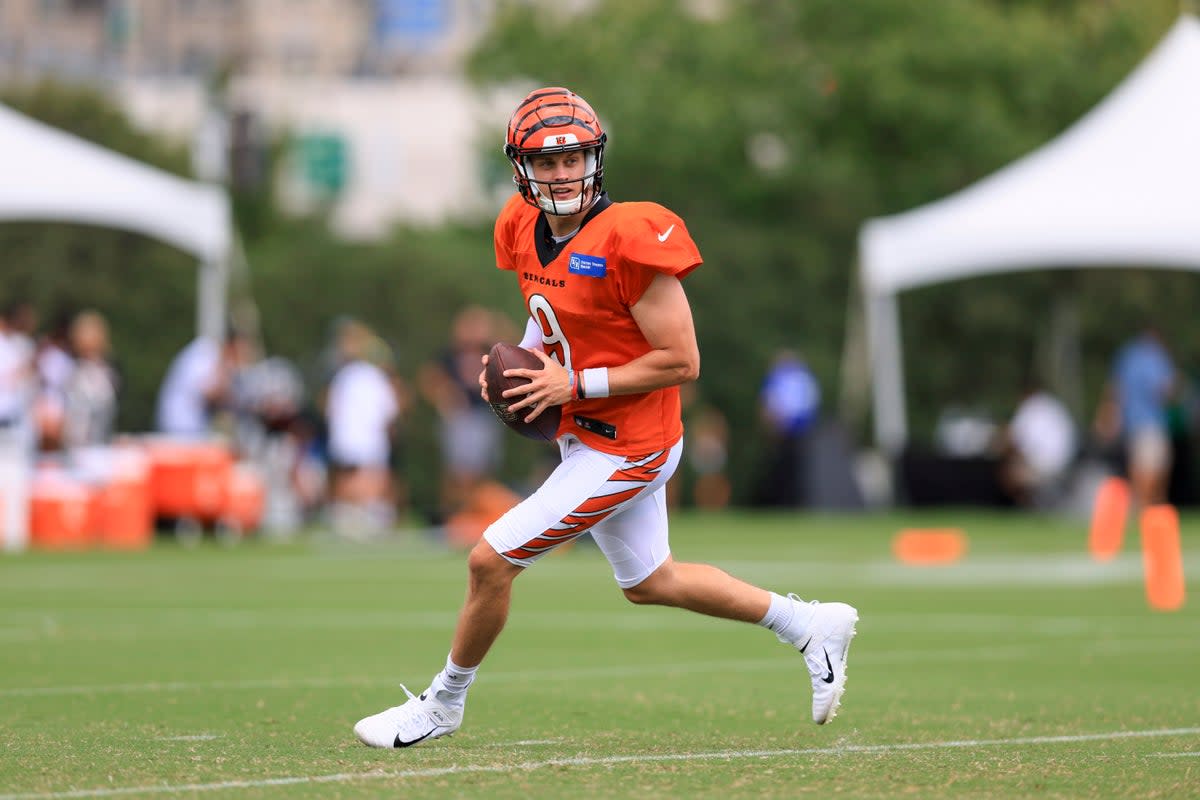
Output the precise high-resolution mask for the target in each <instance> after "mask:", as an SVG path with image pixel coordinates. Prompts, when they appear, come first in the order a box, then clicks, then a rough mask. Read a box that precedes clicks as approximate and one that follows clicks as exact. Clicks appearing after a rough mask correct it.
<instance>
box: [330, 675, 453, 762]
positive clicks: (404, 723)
mask: <svg viewBox="0 0 1200 800" xmlns="http://www.w3.org/2000/svg"><path fill="white" fill-rule="evenodd" d="M400 688H401V689H403V690H404V693H405V694H406V695H408V702H406V703H405V704H404V705H400V706H393V707H392V708H389V709H387V710H386V711H380V712H379V713H378V714H375V715H374V716H370V717H366V718H364V719H360V720H359V721H358V724H357V725H355V726H354V735H355V736H357V737H358V739H359V741H360V742H362V743H363V744H365V745H368V746H370V747H412V746H413V745H416V744H421V743H422V742H429V741H432V740H434V739H437V738H438V737H440V736H449V735H450V734H452V733H454V732H455V731H456V730H458V728H459V726H460V725H462V718H463V710H462V709H461V708H453V707H451V706H448V705H445V704H444V703H442V702H441V701H439V700H437V699H435V698H434V697H433V695H432V693H431V692H430V691H429V690H428V689H426V690H425V691H424V692H422V693H421V696H420V697H417V696H415V695H414V694H413V693H412V692H410V691H409V690H408V687H407V686H405V685H404V684H400Z"/></svg>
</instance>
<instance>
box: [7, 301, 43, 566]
mask: <svg viewBox="0 0 1200 800" xmlns="http://www.w3.org/2000/svg"><path fill="white" fill-rule="evenodd" d="M25 307H26V304H25V303H21V302H18V303H14V304H12V305H11V306H9V307H8V308H6V309H5V310H4V313H3V314H0V505H2V506H3V508H2V509H0V544H2V545H3V548H4V549H6V550H21V549H24V547H25V544H26V541H27V538H28V531H29V526H28V514H27V513H26V512H25V510H26V508H27V507H28V503H29V485H30V472H31V470H32V468H33V457H34V450H35V447H36V444H37V441H36V439H37V433H36V431H35V430H34V425H33V411H32V405H33V398H34V394H35V392H36V387H37V381H36V376H35V371H34V362H33V355H34V345H33V340H32V339H31V338H30V337H29V336H28V335H27V334H26V333H25V331H24V330H23V329H22V327H21V320H20V315H21V313H22V309H23V308H25Z"/></svg>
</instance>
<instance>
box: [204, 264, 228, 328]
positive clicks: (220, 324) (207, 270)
mask: <svg viewBox="0 0 1200 800" xmlns="http://www.w3.org/2000/svg"><path fill="white" fill-rule="evenodd" d="M197 282H198V285H197V286H196V328H197V330H196V333H197V335H199V336H203V337H206V338H210V339H212V340H213V341H216V342H220V341H224V339H225V320H226V309H225V303H226V300H227V292H228V284H229V263H228V259H227V258H226V257H223V256H218V257H209V258H206V259H205V260H204V261H202V262H201V263H200V270H199V272H198V273H197Z"/></svg>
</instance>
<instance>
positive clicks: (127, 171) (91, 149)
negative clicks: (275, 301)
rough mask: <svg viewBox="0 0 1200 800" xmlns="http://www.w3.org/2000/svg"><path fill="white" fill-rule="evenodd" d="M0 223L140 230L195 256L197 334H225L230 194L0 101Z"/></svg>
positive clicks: (231, 235) (230, 235) (229, 251)
mask: <svg viewBox="0 0 1200 800" xmlns="http://www.w3.org/2000/svg"><path fill="white" fill-rule="evenodd" d="M0 176H3V178H2V179H0V221H4V220H45V221H58V222H84V223H90V224H93V225H100V226H104V227H110V228H120V229H123V230H130V231H135V232H138V233H143V234H145V235H147V236H151V237H154V238H156V239H161V240H162V241H164V242H167V243H168V244H171V245H174V246H175V247H178V248H179V249H181V250H184V251H186V252H189V253H192V254H193V255H195V256H196V257H197V258H198V259H199V260H200V270H199V276H198V279H197V293H196V294H197V303H196V304H197V312H196V325H197V329H198V333H201V334H203V335H206V336H211V337H213V338H216V339H220V338H221V337H222V336H223V335H224V324H225V304H226V291H227V284H228V281H229V257H230V254H231V247H232V244H233V222H232V218H231V215H230V208H229V198H228V196H227V195H226V194H225V191H224V190H223V189H221V188H219V187H217V186H212V185H208V184H201V183H195V182H192V181H187V180H184V179H182V178H178V177H176V176H174V175H171V174H169V173H167V172H163V171H162V170H159V169H156V168H154V167H151V166H148V165H146V164H143V163H141V162H138V161H135V160H133V159H131V158H127V157H125V156H123V155H119V154H117V153H114V152H112V151H110V150H106V149H104V148H102V147H99V146H98V145H95V144H92V143H91V142H88V141H85V140H83V139H80V138H78V137H75V136H72V135H70V134H68V133H64V132H63V131H60V130H58V129H56V128H52V127H50V126H48V125H44V124H42V123H40V122H37V121H35V120H32V119H29V118H28V117H25V116H23V115H21V114H18V113H17V112H15V111H13V110H12V109H11V108H7V107H6V106H3V105H0Z"/></svg>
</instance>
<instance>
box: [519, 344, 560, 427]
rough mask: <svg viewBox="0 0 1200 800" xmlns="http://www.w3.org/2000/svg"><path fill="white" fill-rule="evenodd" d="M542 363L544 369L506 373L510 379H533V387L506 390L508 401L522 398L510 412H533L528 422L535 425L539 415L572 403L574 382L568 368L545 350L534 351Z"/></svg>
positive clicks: (532, 351)
mask: <svg viewBox="0 0 1200 800" xmlns="http://www.w3.org/2000/svg"><path fill="white" fill-rule="evenodd" d="M530 352H531V353H533V354H534V355H536V356H537V357H538V358H540V359H541V361H542V368H541V369H506V370H504V376H505V377H507V378H513V377H519V378H529V381H530V382H529V383H527V384H525V385H523V386H516V387H513V388H512V389H506V390H505V391H504V393H503V396H504V397H520V396H521V395H524V397H521V399H520V400H518V401H517V402H515V403H513V404H511V405H510V406H509V407H508V410H509V411H520V410H521V409H523V408H527V409H531V413H530V414H529V416H527V417H525V421H526V422H533V421H534V420H535V419H537V417H538V415H539V414H541V413H542V412H543V411H545V410H546V409H547V408H550V407H551V406H561V405H562V404H563V403H566V402H568V401H569V400H570V399H571V379H570V377H569V376H568V374H567V370H566V368H564V367H563V366H562V365H561V364H559V363H558V362H557V361H555V360H554V359H553V358H551V357H550V356H548V355H546V354H545V353H543V352H542V351H541V350H531V351H530Z"/></svg>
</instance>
